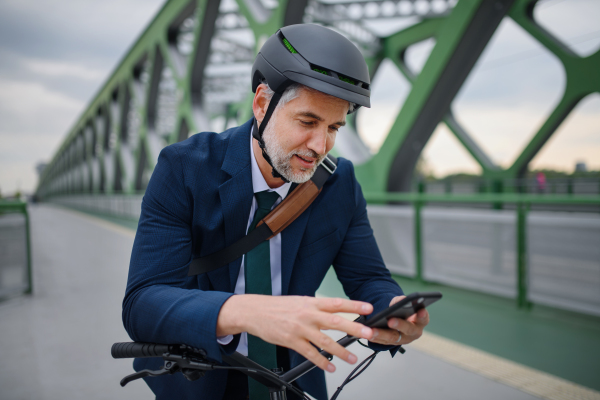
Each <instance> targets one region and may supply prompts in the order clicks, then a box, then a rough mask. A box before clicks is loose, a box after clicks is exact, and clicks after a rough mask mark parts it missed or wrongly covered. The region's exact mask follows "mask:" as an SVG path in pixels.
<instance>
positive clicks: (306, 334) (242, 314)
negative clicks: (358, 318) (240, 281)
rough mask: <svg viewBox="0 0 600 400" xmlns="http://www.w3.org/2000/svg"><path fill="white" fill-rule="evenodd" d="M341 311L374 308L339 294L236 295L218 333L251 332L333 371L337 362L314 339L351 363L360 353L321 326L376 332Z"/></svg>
mask: <svg viewBox="0 0 600 400" xmlns="http://www.w3.org/2000/svg"><path fill="white" fill-rule="evenodd" d="M339 312H342V313H354V314H361V315H368V314H371V313H372V312H373V306H372V305H371V304H369V303H364V302H360V301H352V300H344V299H337V298H314V297H301V296H263V295H254V294H245V295H235V296H231V297H230V298H229V299H228V300H227V301H226V302H225V303H224V304H223V307H222V308H221V311H220V313H219V318H218V320H217V336H226V335H231V334H237V333H241V332H248V333H250V334H252V335H254V336H258V337H260V338H261V339H263V340H265V341H267V342H269V343H272V344H276V345H280V346H284V347H287V348H290V349H292V350H295V351H296V352H298V353H300V354H301V355H303V356H304V357H305V358H306V359H308V360H310V361H311V362H313V363H314V364H315V365H316V366H318V367H319V368H321V369H323V370H325V371H329V372H333V371H335V366H334V365H333V364H332V363H330V362H329V360H327V359H326V358H325V357H323V356H322V355H320V354H319V351H318V350H317V349H316V348H315V347H314V346H313V345H311V343H314V344H315V345H316V346H318V347H320V348H322V349H324V350H325V351H327V352H328V353H329V354H333V355H334V356H336V357H339V358H341V359H342V360H344V361H347V362H348V363H350V364H354V363H355V362H356V360H357V357H356V356H355V355H354V354H352V353H350V352H349V351H348V350H346V349H345V348H344V347H342V346H340V345H339V344H337V343H336V342H335V341H334V340H333V339H331V338H330V337H329V336H327V335H326V334H324V333H323V332H321V330H325V329H333V330H337V331H342V332H346V333H347V334H349V335H352V336H356V337H359V338H364V339H368V340H372V339H371V338H372V336H373V330H372V329H371V328H368V327H366V326H364V325H362V324H359V323H357V322H352V321H348V320H347V319H345V318H343V317H341V316H339V315H335V314H334V313H339ZM396 335H397V333H396Z"/></svg>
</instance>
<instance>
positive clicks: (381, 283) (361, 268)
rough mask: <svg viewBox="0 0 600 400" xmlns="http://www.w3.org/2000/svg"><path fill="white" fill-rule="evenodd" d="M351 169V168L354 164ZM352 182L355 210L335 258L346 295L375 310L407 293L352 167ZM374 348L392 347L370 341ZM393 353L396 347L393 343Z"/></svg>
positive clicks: (383, 308) (335, 265) (349, 194)
mask: <svg viewBox="0 0 600 400" xmlns="http://www.w3.org/2000/svg"><path fill="white" fill-rule="evenodd" d="M351 169H352V168H351ZM349 175H350V179H352V184H351V185H349V186H350V187H351V188H352V189H351V192H350V193H348V194H346V195H348V196H352V198H353V205H354V209H353V213H352V219H351V221H350V224H349V227H348V229H347V231H346V235H345V236H344V240H343V242H342V246H341V248H340V249H339V251H338V254H337V256H336V257H335V260H334V262H333V267H334V269H335V272H336V275H337V277H338V279H339V280H340V282H341V283H342V286H343V287H344V291H345V293H346V295H347V296H348V297H349V298H350V299H352V300H361V301H366V302H369V303H371V304H372V305H373V309H374V311H373V314H375V313H377V312H379V311H382V310H385V309H386V308H387V307H389V305H390V302H391V301H392V299H393V298H394V297H396V296H400V295H402V294H404V293H403V292H402V289H401V288H400V286H398V283H397V282H396V281H394V280H393V279H392V277H391V274H390V272H389V270H388V269H387V267H386V266H385V263H384V262H383V258H382V256H381V253H380V251H379V247H378V246H377V242H376V241H375V237H374V236H373V229H372V228H371V224H370V223H369V218H368V215H367V202H366V200H365V198H364V196H363V194H362V190H361V187H360V185H359V183H358V182H357V181H356V178H355V176H354V171H353V170H352V172H351V174H349ZM370 347H372V348H373V349H375V350H388V349H390V348H392V347H390V346H383V345H378V344H374V343H371V344H370ZM393 349H394V350H393V353H395V351H396V350H397V347H393Z"/></svg>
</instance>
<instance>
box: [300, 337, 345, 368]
mask: <svg viewBox="0 0 600 400" xmlns="http://www.w3.org/2000/svg"><path fill="white" fill-rule="evenodd" d="M292 348H293V349H294V350H296V351H297V352H298V353H299V354H301V355H302V356H303V357H304V358H306V359H307V360H309V361H310V362H312V363H313V364H315V365H316V366H317V367H319V368H321V369H322V370H323V371H328V372H335V365H333V364H332V363H330V362H329V360H328V359H327V358H325V357H323V356H322V355H321V354H320V353H319V351H318V350H317V349H315V347H314V346H313V345H311V344H310V343H309V342H308V341H302V342H301V343H300V344H298V345H297V346H294V347H292Z"/></svg>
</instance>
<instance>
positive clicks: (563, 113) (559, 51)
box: [506, 0, 600, 177]
mask: <svg viewBox="0 0 600 400" xmlns="http://www.w3.org/2000/svg"><path fill="white" fill-rule="evenodd" d="M536 2H537V0H535V1H534V0H518V1H517V2H516V4H515V5H514V6H513V7H512V9H511V11H510V16H511V18H512V19H513V20H514V21H515V22H517V23H518V24H519V25H520V26H521V27H522V28H523V29H525V30H526V31H527V32H528V33H529V34H531V36H533V37H534V38H535V39H537V40H538V41H539V42H540V44H542V45H543V46H544V47H545V48H546V49H548V50H549V51H550V52H552V53H553V54H554V55H555V56H556V57H557V58H558V59H559V60H560V62H561V63H562V65H563V67H564V70H565V74H566V87H565V91H564V93H563V96H562V98H561V100H560V101H559V103H558V105H557V106H556V107H555V108H554V110H553V111H552V113H551V114H550V116H549V117H548V119H547V120H546V122H545V123H544V124H543V125H542V126H541V127H540V129H539V130H538V131H537V133H536V134H535V135H534V137H533V138H532V139H531V141H530V142H529V143H528V144H527V146H526V147H525V148H524V149H523V151H522V152H521V154H520V155H519V156H518V157H517V159H516V160H515V161H514V163H513V164H512V165H511V166H510V168H508V169H507V171H506V174H507V176H508V177H519V176H522V175H523V174H524V173H525V172H526V170H527V166H528V164H529V162H530V161H531V160H532V159H533V158H534V157H535V155H536V154H537V153H538V152H539V151H540V149H541V148H542V147H543V145H544V144H545V143H546V142H547V141H548V139H549V138H550V137H551V136H552V134H553V133H554V132H555V131H556V129H557V128H558V127H559V126H560V124H561V123H562V122H563V121H564V120H565V118H566V117H567V116H568V115H569V113H570V112H571V111H572V110H573V109H574V108H575V106H576V105H577V103H579V102H580V101H581V100H582V99H583V98H584V97H585V96H587V95H589V94H591V93H594V92H600V50H598V51H597V52H596V53H594V54H592V55H590V56H588V57H580V56H578V55H577V54H575V52H573V51H572V50H571V49H569V47H568V46H566V45H565V44H564V43H562V42H561V41H560V40H559V39H558V38H556V37H554V36H553V35H552V34H551V33H550V32H548V31H547V30H545V29H544V28H542V27H541V26H540V25H539V24H537V23H536V22H535V20H534V18H533V8H534V6H535V3H536Z"/></svg>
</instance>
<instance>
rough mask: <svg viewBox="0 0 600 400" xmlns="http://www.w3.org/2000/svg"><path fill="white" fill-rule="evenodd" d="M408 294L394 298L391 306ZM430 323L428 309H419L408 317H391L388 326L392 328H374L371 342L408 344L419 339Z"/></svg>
mask: <svg viewBox="0 0 600 400" xmlns="http://www.w3.org/2000/svg"><path fill="white" fill-rule="evenodd" d="M405 297H406V296H397V297H394V298H393V299H392V301H391V302H390V306H391V305H393V304H396V303H397V302H399V301H400V300H402V299H403V298H405ZM428 323H429V313H428V312H427V310H426V309H424V308H423V309H421V310H419V311H418V312H417V313H416V314H414V315H411V316H410V317H408V319H406V320H404V319H400V318H390V319H389V320H388V326H389V327H390V329H377V328H373V338H372V339H371V342H374V343H380V344H386V345H396V346H397V345H399V344H408V343H410V342H412V341H413V340H417V339H418V338H420V337H421V335H422V334H423V328H425V326H427V324H428Z"/></svg>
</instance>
